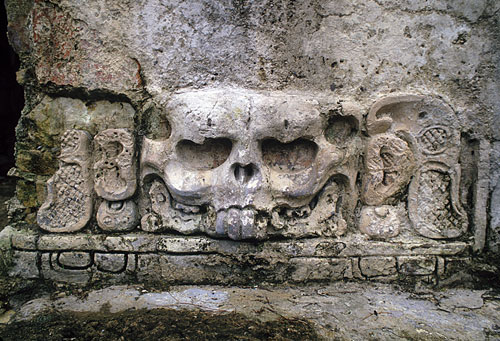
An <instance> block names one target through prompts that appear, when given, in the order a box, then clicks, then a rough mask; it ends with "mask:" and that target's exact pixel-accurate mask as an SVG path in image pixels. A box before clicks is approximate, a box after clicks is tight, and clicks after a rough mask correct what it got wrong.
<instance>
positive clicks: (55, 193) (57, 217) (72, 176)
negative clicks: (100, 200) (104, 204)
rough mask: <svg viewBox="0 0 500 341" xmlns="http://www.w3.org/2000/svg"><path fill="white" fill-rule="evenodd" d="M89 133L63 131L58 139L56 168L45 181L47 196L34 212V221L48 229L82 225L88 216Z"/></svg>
mask: <svg viewBox="0 0 500 341" xmlns="http://www.w3.org/2000/svg"><path fill="white" fill-rule="evenodd" d="M90 142H91V137H90V135H89V134H88V133H87V132H85V131H83V130H69V131H67V132H66V133H65V134H64V136H63V138H62V142H61V155H60V157H59V159H60V161H59V170H58V171H57V172H56V173H55V174H54V176H53V177H51V178H50V179H49V181H48V182H47V199H46V200H45V202H44V203H43V205H42V206H41V207H40V209H39V211H38V215H37V222H38V225H39V226H40V227H41V228H42V229H44V230H47V231H50V232H72V231H78V230H80V229H81V228H83V227H84V226H85V225H86V224H87V222H88V221H89V219H90V218H91V216H92V206H93V200H92V187H93V183H92V178H91V174H90V172H89V169H90V164H91V154H90Z"/></svg>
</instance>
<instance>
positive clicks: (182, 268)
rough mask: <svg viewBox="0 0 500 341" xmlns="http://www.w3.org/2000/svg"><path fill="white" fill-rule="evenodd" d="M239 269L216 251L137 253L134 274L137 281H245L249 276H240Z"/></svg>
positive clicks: (225, 282)
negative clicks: (203, 252)
mask: <svg viewBox="0 0 500 341" xmlns="http://www.w3.org/2000/svg"><path fill="white" fill-rule="evenodd" d="M235 270H236V271H235ZM240 272H241V270H239V269H237V268H236V269H234V268H233V267H232V266H231V265H230V261H229V259H228V258H225V257H221V256H216V255H209V256H201V255H198V256H171V255H161V254H145V255H142V254H140V255H139V256H138V263H137V278H138V279H139V280H140V281H150V280H154V281H160V282H162V283H193V284H202V283H219V284H228V283H244V282H245V280H248V278H244V277H241V275H240V274H239V273H240Z"/></svg>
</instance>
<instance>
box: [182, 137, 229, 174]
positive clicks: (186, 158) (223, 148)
mask: <svg viewBox="0 0 500 341" xmlns="http://www.w3.org/2000/svg"><path fill="white" fill-rule="evenodd" d="M232 147H233V143H232V142H231V140H229V139H225V138H217V139H206V140H205V141H204V142H203V143H202V144H198V143H195V142H193V141H190V140H181V141H179V143H177V146H176V149H177V157H178V158H179V160H180V161H181V162H182V163H183V164H184V165H185V166H187V167H189V168H193V169H199V170H207V169H214V168H217V167H219V166H220V165H222V164H223V163H224V162H225V161H226V160H227V158H228V157H229V154H230V153H231V149H232Z"/></svg>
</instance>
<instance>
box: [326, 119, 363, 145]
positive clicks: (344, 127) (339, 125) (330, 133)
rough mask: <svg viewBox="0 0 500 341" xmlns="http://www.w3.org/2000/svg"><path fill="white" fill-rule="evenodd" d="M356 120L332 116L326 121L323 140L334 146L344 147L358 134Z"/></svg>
mask: <svg viewBox="0 0 500 341" xmlns="http://www.w3.org/2000/svg"><path fill="white" fill-rule="evenodd" d="M358 126H359V124H358V120H357V119H356V118H355V117H354V116H341V115H333V116H331V117H330V118H329V119H328V126H327V127H326V129H325V138H326V140H327V141H328V142H330V143H331V144H335V145H344V144H346V143H347V142H348V141H349V140H350V139H351V138H353V137H354V136H355V135H356V134H357V132H358Z"/></svg>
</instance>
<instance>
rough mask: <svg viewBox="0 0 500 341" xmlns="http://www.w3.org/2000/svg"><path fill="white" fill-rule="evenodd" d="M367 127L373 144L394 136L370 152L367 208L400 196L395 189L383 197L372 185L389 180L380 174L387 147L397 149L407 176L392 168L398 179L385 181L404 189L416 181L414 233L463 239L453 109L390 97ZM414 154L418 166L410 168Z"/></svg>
mask: <svg viewBox="0 0 500 341" xmlns="http://www.w3.org/2000/svg"><path fill="white" fill-rule="evenodd" d="M366 126H367V129H368V133H369V135H370V136H371V139H372V141H373V139H378V140H380V139H381V138H382V137H383V136H387V134H392V136H393V137H392V139H393V140H392V141H389V140H387V141H385V142H383V143H382V145H383V146H382V147H379V146H378V145H377V147H376V148H372V149H371V150H368V152H367V160H366V174H367V175H366V176H365V179H364V186H363V191H364V193H363V194H362V197H363V198H364V201H365V203H367V204H375V205H379V204H382V203H384V202H385V201H386V199H387V197H391V196H392V195H394V194H397V193H398V191H395V190H394V189H392V190H390V191H388V192H387V191H386V193H383V192H382V191H380V190H379V191H377V189H376V188H377V187H376V186H372V185H371V184H372V183H373V182H374V181H373V179H376V180H377V181H378V182H381V183H384V181H386V180H382V178H383V177H384V179H385V177H386V176H385V175H383V176H382V172H381V171H380V169H381V166H382V165H383V168H384V169H386V168H388V167H387V166H386V165H385V164H384V163H383V162H380V160H384V159H385V158H386V157H384V148H385V150H389V151H390V150H392V151H393V152H392V155H393V158H394V156H395V158H394V159H395V160H396V163H395V164H396V165H397V167H396V168H399V169H400V170H403V171H402V172H401V171H400V172H399V173H398V172H397V171H396V172H395V173H394V172H393V171H394V167H392V168H391V167H389V170H390V171H392V172H393V173H392V174H396V176H395V177H393V176H391V177H389V181H386V182H389V183H391V181H392V183H393V184H394V183H397V184H398V186H397V187H399V189H403V188H404V186H406V185H407V184H408V181H409V180H410V177H411V176H413V179H412V181H411V184H410V186H409V190H408V210H409V212H408V214H409V217H410V220H411V223H412V225H413V228H414V229H415V231H416V232H418V233H419V234H420V235H422V236H424V237H428V238H436V239H441V238H456V237H460V236H461V235H463V234H464V233H465V232H466V230H467V226H468V220H467V215H466V214H465V212H464V210H463V208H462V207H461V204H460V201H459V188H460V184H459V182H460V168H459V154H460V129H459V126H458V120H457V118H456V116H455V113H454V112H453V110H452V109H451V108H450V107H448V106H447V105H445V104H444V103H443V102H441V101H439V100H436V99H432V98H427V97H423V96H393V97H387V98H384V99H382V100H380V101H378V102H377V103H375V104H374V105H373V107H372V108H371V109H370V112H369V114H368V117H367V122H366ZM395 136H397V137H395ZM395 138H397V139H399V141H398V143H397V144H395V143H394V142H395V141H396V140H394V139H395ZM403 140H404V142H402V141H403ZM375 141H377V140H375ZM372 143H373V142H369V144H368V145H369V146H370V145H371V144H372ZM397 145H399V146H397ZM411 154H412V155H413V156H412V157H411V158H413V159H414V160H415V161H414V162H415V165H414V166H413V165H412V166H411V167H410V164H411V162H410V155H411ZM373 170H375V172H374V171H373ZM377 170H378V171H379V173H378V174H377V172H376V171H377ZM389 173H390V172H389ZM398 174H399V175H398ZM374 189H375V190H374ZM393 199H397V198H393Z"/></svg>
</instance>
